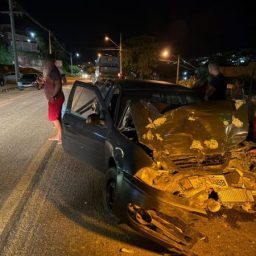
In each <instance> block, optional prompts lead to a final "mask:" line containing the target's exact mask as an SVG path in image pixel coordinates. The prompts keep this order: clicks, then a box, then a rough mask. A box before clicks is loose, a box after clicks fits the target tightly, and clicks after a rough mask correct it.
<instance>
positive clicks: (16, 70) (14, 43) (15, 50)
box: [8, 0, 20, 85]
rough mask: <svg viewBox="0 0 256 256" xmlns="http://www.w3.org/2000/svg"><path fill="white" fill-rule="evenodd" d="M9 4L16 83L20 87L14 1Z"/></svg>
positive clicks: (9, 0)
mask: <svg viewBox="0 0 256 256" xmlns="http://www.w3.org/2000/svg"><path fill="white" fill-rule="evenodd" d="M8 2H9V11H10V13H9V14H10V21H11V31H12V48H13V58H14V68H15V78H16V83H17V85H18V80H19V77H20V72H19V65H18V57H17V49H16V33H15V23H14V17H13V3H12V0H8Z"/></svg>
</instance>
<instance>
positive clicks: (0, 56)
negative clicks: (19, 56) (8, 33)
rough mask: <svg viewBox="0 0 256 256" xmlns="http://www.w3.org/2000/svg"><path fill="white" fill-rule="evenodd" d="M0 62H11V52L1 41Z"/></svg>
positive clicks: (7, 63) (8, 63) (6, 63)
mask: <svg viewBox="0 0 256 256" xmlns="http://www.w3.org/2000/svg"><path fill="white" fill-rule="evenodd" d="M0 64H5V65H10V64H12V54H11V52H10V51H9V49H8V47H7V46H6V45H5V44H4V43H3V42H2V41H0Z"/></svg>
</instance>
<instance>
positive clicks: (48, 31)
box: [15, 2, 70, 55]
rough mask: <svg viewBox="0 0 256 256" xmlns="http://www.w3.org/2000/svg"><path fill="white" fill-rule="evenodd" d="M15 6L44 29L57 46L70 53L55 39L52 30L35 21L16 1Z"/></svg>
mask: <svg viewBox="0 0 256 256" xmlns="http://www.w3.org/2000/svg"><path fill="white" fill-rule="evenodd" d="M15 4H16V7H17V8H18V9H19V10H20V11H21V12H22V13H23V14H25V15H26V16H27V17H28V18H29V19H30V20H31V21H33V22H34V23H35V24H36V25H38V26H39V27H40V28H42V29H43V30H45V31H46V32H47V33H49V35H50V36H52V38H53V39H54V40H55V42H56V43H57V44H58V45H59V47H60V48H61V49H62V50H63V51H64V52H65V53H66V54H68V55H70V52H68V51H67V50H66V49H65V48H64V47H63V46H62V45H61V43H60V42H59V41H58V40H57V38H56V36H55V35H54V34H53V33H52V31H51V30H50V29H48V28H46V27H45V26H43V25H42V24H41V23H40V22H39V21H37V20H36V19H35V18H33V17H32V16H31V15H30V14H29V13H28V12H27V11H26V10H25V9H24V8H23V7H22V6H21V5H20V4H19V3H18V2H15Z"/></svg>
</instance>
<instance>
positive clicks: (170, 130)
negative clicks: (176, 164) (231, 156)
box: [130, 101, 248, 157]
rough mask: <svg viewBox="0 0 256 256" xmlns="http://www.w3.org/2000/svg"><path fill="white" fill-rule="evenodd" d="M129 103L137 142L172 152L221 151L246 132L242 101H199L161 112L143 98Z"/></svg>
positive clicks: (232, 146)
mask: <svg viewBox="0 0 256 256" xmlns="http://www.w3.org/2000/svg"><path fill="white" fill-rule="evenodd" d="M130 107H131V113H132V117H133V120H134V125H135V127H136V130H137V133H138V139H139V141H140V143H142V144H144V145H146V146H147V147H149V148H150V149H152V150H153V151H157V152H162V151H165V152H166V153H168V154H171V155H172V156H175V155H196V156H198V157H199V156H202V155H207V154H224V153H225V152H227V151H229V150H231V149H232V148H234V147H235V146H236V145H238V144H239V143H241V142H242V141H244V140H245V139H246V137H247V134H248V115H247V105H246V104H245V102H244V101H236V102H232V101H219V102H217V101H216V102H202V103H199V104H196V105H187V106H183V107H180V108H177V109H174V110H171V111H168V112H167V113H165V114H164V115H160V114H159V112H158V110H157V109H156V108H155V107H154V105H153V104H151V103H147V102H143V101H140V102H132V103H131V105H130Z"/></svg>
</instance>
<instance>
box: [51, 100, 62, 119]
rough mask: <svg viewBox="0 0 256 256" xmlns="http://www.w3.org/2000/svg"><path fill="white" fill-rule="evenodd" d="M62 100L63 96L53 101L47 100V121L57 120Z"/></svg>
mask: <svg viewBox="0 0 256 256" xmlns="http://www.w3.org/2000/svg"><path fill="white" fill-rule="evenodd" d="M63 102H64V97H63V96H61V97H59V98H57V99H55V100H54V101H48V119H49V121H51V122H52V121H55V120H58V119H59V118H60V116H61V108H62V104H63Z"/></svg>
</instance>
